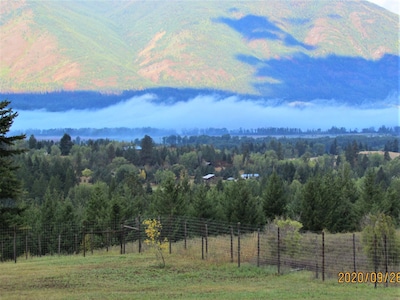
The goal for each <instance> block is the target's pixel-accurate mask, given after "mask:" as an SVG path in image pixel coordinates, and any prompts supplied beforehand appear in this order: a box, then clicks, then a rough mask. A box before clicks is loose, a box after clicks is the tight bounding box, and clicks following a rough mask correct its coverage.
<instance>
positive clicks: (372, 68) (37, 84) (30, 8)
mask: <svg viewBox="0 0 400 300" xmlns="http://www.w3.org/2000/svg"><path fill="white" fill-rule="evenodd" d="M0 13H1V27H0V38H1V44H2V45H1V56H0V80H1V86H0V88H1V91H2V92H32V91H35V92H38V91H39V92H43V91H59V90H100V91H103V92H120V91H122V90H141V89H147V88H153V87H165V86H168V87H190V88H199V89H217V90H225V91H231V92H236V93H252V94H257V95H264V96H270V97H289V98H294V97H297V96H301V97H304V94H305V91H306V90H308V91H309V92H310V93H311V94H310V95H308V97H317V96H321V97H337V96H339V97H340V95H335V94H334V93H333V91H335V90H337V89H338V90H339V91H340V94H341V95H343V94H345V93H346V92H351V90H349V89H348V88H347V87H346V85H348V83H346V84H345V83H344V82H345V81H348V80H350V83H351V85H352V88H353V89H354V88H355V87H357V86H359V87H358V88H356V90H357V91H360V90H361V89H362V88H365V89H369V90H368V92H371V91H372V92H373V93H372V95H370V96H369V97H370V98H384V97H386V96H387V95H388V94H389V93H390V92H393V91H396V84H397V83H396V78H397V79H398V58H397V55H398V52H397V49H398V36H397V33H398V31H399V24H398V16H396V15H395V14H393V13H390V12H388V11H386V10H384V9H381V8H379V7H377V6H375V5H373V4H370V3H368V2H365V1H345V2H343V1H273V2H271V1H265V2H259V1H230V2H227V1H222V2H218V1H190V2H189V1H171V2H166V1H123V2H120V1H116V2H114V1H113V2H112V1H18V2H17V1H2V2H1V3H0ZM335 66H339V69H335ZM396 66H397V69H396ZM283 70H284V71H283ZM318 74H319V76H321V75H322V74H325V75H324V76H323V77H322V80H320V81H319V82H317V83H318V85H319V86H320V88H319V89H320V90H322V89H328V91H327V92H324V93H322V94H320V93H319V92H314V93H313V92H312V89H310V87H312V86H313V83H314V84H315V80H316V78H317V77H318V76H316V75H318ZM299 75H301V76H299ZM372 78H373V79H375V80H371V79H372ZM329 81H334V82H333V83H332V84H331V85H329V84H327V83H326V82H329ZM336 81H337V82H336ZM375 81H376V82H375ZM367 82H368V84H367ZM371 82H372V88H370V86H369V85H371ZM293 85H294V86H298V88H299V89H300V92H299V93H298V94H290V93H289V94H288V93H287V91H288V90H289V88H291V87H293ZM301 86H304V87H303V89H304V90H301V89H302V88H301ZM377 91H378V92H377ZM332 93H333V94H332ZM319 94H320V95H319ZM367 95H368V94H367V93H355V94H354V95H353V96H355V97H360V96H361V97H367Z"/></svg>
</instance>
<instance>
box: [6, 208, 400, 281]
mask: <svg viewBox="0 0 400 300" xmlns="http://www.w3.org/2000/svg"><path fill="white" fill-rule="evenodd" d="M145 219H157V220H159V221H160V223H161V225H162V229H161V232H160V240H162V241H164V240H167V243H168V247H166V248H167V250H166V252H167V253H171V254H172V253H178V254H180V255H186V256H191V257H194V258H198V259H203V260H210V261H215V262H231V263H236V264H238V266H239V267H240V265H241V264H244V263H247V264H252V265H256V266H260V267H262V266H269V267H273V268H275V269H276V272H277V273H279V274H285V273H288V272H293V271H297V270H308V271H312V272H313V273H314V274H315V277H316V278H321V279H322V280H324V279H325V278H338V274H339V273H344V274H347V273H352V272H356V273H361V272H363V273H367V272H369V273H371V272H375V273H379V272H381V273H383V274H387V273H389V274H390V273H395V274H397V273H398V272H399V270H400V249H399V247H400V245H399V244H398V242H397V244H396V241H395V240H391V239H390V238H388V237H386V236H380V237H377V236H376V235H375V236H374V237H369V238H366V237H362V235H361V233H346V234H327V233H311V232H304V233H299V232H297V231H296V232H294V231H290V230H289V231H288V230H282V229H280V228H278V227H276V226H275V225H264V226H249V225H246V224H240V223H227V222H220V221H215V220H205V219H196V218H186V217H168V216H162V217H156V218H151V217H143V216H141V217H136V218H134V219H132V220H129V221H126V222H124V223H122V224H117V223H116V222H113V223H110V224H101V225H100V224H89V223H85V224H83V225H77V224H46V225H45V226H24V227H17V226H15V227H13V228H1V229H0V260H1V261H2V262H4V261H9V260H14V261H15V262H17V259H18V260H19V259H28V258H34V257H40V256H44V255H83V256H86V255H90V254H92V253H93V252H94V251H96V250H103V251H108V250H109V249H110V248H115V247H118V249H119V251H120V253H121V254H128V253H140V252H145V251H148V246H147V245H146V243H145V242H144V241H145V240H146V238H147V237H146V233H145V225H144V224H143V220H145ZM343 276H344V275H343ZM349 276H350V275H349ZM343 280H344V279H343ZM385 280H386V281H388V280H390V277H389V278H385ZM381 282H382V280H381ZM396 283H397V284H398V283H399V282H397V281H396Z"/></svg>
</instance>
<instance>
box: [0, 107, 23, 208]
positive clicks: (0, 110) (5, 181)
mask: <svg viewBox="0 0 400 300" xmlns="http://www.w3.org/2000/svg"><path fill="white" fill-rule="evenodd" d="M9 104H10V102H9V101H2V102H0V201H2V200H15V199H16V198H17V197H18V195H19V194H20V191H21V186H20V181H19V180H18V179H17V178H16V175H15V171H16V169H17V167H16V166H15V165H14V163H13V160H12V156H13V155H16V154H19V153H22V152H24V150H20V149H14V148H13V146H14V145H15V142H17V141H19V140H23V139H25V135H16V136H6V135H7V133H8V132H9V131H10V128H11V125H12V124H13V121H14V119H15V118H16V117H17V116H18V113H16V112H13V111H12V109H11V108H7V106H8V105H9ZM0 204H1V202H0Z"/></svg>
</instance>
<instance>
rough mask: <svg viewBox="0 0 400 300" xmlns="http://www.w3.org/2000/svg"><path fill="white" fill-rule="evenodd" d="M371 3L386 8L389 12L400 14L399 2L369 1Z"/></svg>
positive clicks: (395, 0)
mask: <svg viewBox="0 0 400 300" xmlns="http://www.w3.org/2000/svg"><path fill="white" fill-rule="evenodd" d="M368 1H369V2H372V3H375V4H376V5H379V6H381V7H383V8H386V9H387V10H389V11H391V12H393V13H395V14H398V15H399V14H400V4H399V0H368Z"/></svg>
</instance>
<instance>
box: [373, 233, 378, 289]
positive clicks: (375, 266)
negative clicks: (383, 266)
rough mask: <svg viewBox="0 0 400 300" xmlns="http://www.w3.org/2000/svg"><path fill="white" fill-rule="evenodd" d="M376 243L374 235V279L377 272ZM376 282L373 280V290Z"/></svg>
mask: <svg viewBox="0 0 400 300" xmlns="http://www.w3.org/2000/svg"><path fill="white" fill-rule="evenodd" d="M376 248H377V243H376V234H375V235H374V269H375V277H376V273H377V271H378V256H377V249H376ZM376 282H377V280H375V288H376Z"/></svg>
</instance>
